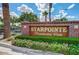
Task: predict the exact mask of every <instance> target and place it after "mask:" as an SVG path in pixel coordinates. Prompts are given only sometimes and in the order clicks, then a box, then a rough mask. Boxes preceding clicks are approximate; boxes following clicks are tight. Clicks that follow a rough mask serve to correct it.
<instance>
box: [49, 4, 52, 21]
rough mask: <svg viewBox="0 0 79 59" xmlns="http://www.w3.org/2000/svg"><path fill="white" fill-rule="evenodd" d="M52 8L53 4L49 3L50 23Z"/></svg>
mask: <svg viewBox="0 0 79 59" xmlns="http://www.w3.org/2000/svg"><path fill="white" fill-rule="evenodd" d="M51 8H52V3H49V21H50V22H51Z"/></svg>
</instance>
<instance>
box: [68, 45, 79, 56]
mask: <svg viewBox="0 0 79 59" xmlns="http://www.w3.org/2000/svg"><path fill="white" fill-rule="evenodd" d="M69 54H70V55H79V46H76V45H71V46H69Z"/></svg>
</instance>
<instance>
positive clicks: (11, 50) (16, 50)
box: [0, 41, 63, 55]
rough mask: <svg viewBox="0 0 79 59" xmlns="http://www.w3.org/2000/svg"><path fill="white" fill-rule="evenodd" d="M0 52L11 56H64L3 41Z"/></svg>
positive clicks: (0, 42)
mask: <svg viewBox="0 0 79 59" xmlns="http://www.w3.org/2000/svg"><path fill="white" fill-rule="evenodd" d="M0 51H3V52H6V53H8V54H11V55H63V54H59V53H52V52H47V51H41V50H34V49H29V48H22V47H17V46H13V45H11V44H8V43H5V42H2V41H0Z"/></svg>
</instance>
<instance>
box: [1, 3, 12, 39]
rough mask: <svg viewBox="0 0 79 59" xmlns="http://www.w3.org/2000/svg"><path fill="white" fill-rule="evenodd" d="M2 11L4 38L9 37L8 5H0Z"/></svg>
mask: <svg viewBox="0 0 79 59" xmlns="http://www.w3.org/2000/svg"><path fill="white" fill-rule="evenodd" d="M2 9H3V22H4V38H8V37H10V35H11V34H10V15H9V4H8V3H2Z"/></svg>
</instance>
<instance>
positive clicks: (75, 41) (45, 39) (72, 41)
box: [15, 35, 79, 44]
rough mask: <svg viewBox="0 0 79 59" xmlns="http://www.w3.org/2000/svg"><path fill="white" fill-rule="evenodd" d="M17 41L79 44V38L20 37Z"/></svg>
mask: <svg viewBox="0 0 79 59" xmlns="http://www.w3.org/2000/svg"><path fill="white" fill-rule="evenodd" d="M15 39H22V40H32V41H39V42H48V43H54V42H57V43H66V44H79V38H76V37H54V36H26V35H19V36H17V37H15Z"/></svg>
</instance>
